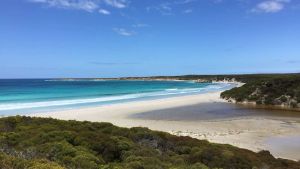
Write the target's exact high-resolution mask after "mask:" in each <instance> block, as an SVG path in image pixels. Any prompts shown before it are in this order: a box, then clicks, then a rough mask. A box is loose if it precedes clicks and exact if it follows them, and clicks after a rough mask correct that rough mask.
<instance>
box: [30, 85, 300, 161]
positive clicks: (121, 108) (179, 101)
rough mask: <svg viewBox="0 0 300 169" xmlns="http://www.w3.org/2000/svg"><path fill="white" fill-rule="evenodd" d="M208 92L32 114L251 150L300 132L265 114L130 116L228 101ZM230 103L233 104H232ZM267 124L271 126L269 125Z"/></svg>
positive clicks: (298, 125)
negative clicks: (203, 117)
mask: <svg viewBox="0 0 300 169" xmlns="http://www.w3.org/2000/svg"><path fill="white" fill-rule="evenodd" d="M221 92H222V91H218V92H209V93H202V94H194V95H187V96H176V97H171V98H164V99H155V100H143V101H133V102H129V103H118V104H112V105H103V106H97V107H89V108H79V109H73V110H64V111H55V112H46V113H34V114H30V115H29V116H35V117H52V118H56V119H62V120H78V121H93V122H110V123H112V124H114V125H117V126H120V127H128V128H130V127H148V128H149V129H152V130H158V131H164V132H168V133H171V134H175V135H178V136H190V137H193V138H197V139H206V140H208V141H210V142H214V143H221V144H231V145H234V146H237V147H240V148H246V149H249V150H252V151H260V150H266V149H267V147H268V146H267V144H266V143H265V140H266V139H268V138H271V137H278V136H282V135H290V136H294V135H299V131H300V123H299V122H294V121H293V120H288V121H287V120H286V119H285V120H283V119H268V118H264V117H242V118H236V119H234V118H233V119H218V120H204V121H180V120H176V121H174V120H173V121H172V120H147V119H136V118H130V116H131V115H134V114H139V113H145V112H149V111H153V110H162V109H168V108H177V107H178V108H179V107H182V106H191V105H196V104H201V103H220V102H222V103H227V102H226V100H224V99H221V98H220V93H221ZM229 104H230V103H229ZM266 124H268V125H266ZM271 153H272V154H273V155H274V156H275V157H281V158H288V159H292V160H299V159H300V153H299V155H298V156H299V157H298V156H297V157H293V156H290V155H289V154H288V152H285V153H280V154H276V153H273V152H271Z"/></svg>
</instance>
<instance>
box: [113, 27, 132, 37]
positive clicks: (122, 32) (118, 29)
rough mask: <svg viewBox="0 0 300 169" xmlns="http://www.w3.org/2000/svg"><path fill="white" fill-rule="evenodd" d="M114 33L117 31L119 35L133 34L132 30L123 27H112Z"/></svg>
mask: <svg viewBox="0 0 300 169" xmlns="http://www.w3.org/2000/svg"><path fill="white" fill-rule="evenodd" d="M113 30H114V31H115V32H116V33H118V34H119V35H122V36H132V35H134V34H135V32H134V31H129V30H126V29H124V28H114V29H113Z"/></svg>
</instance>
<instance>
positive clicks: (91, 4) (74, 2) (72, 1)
mask: <svg viewBox="0 0 300 169" xmlns="http://www.w3.org/2000/svg"><path fill="white" fill-rule="evenodd" d="M28 1H29V2H33V3H41V4H46V5H48V6H50V7H57V8H65V9H78V10H84V11H88V12H93V11H95V10H97V9H99V8H100V5H101V4H104V5H106V6H110V7H113V8H125V7H127V0H28ZM98 11H99V12H100V13H102V14H106V15H107V14H109V13H110V12H109V11H107V10H103V9H99V10H98Z"/></svg>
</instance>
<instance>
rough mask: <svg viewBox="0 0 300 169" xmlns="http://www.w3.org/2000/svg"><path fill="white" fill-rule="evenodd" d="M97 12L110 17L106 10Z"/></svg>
mask: <svg viewBox="0 0 300 169" xmlns="http://www.w3.org/2000/svg"><path fill="white" fill-rule="evenodd" d="M98 12H99V13H100V14H103V15H110V12H109V11H108V10H106V9H99V10H98Z"/></svg>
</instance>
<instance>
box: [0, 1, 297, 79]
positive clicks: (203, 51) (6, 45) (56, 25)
mask: <svg viewBox="0 0 300 169" xmlns="http://www.w3.org/2000/svg"><path fill="white" fill-rule="evenodd" d="M0 68H1V69H0V78H58V77H121V76H122V77H124V76H155V75H185V74H244V73H286V72H300V1H299V0H1V1H0Z"/></svg>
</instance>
